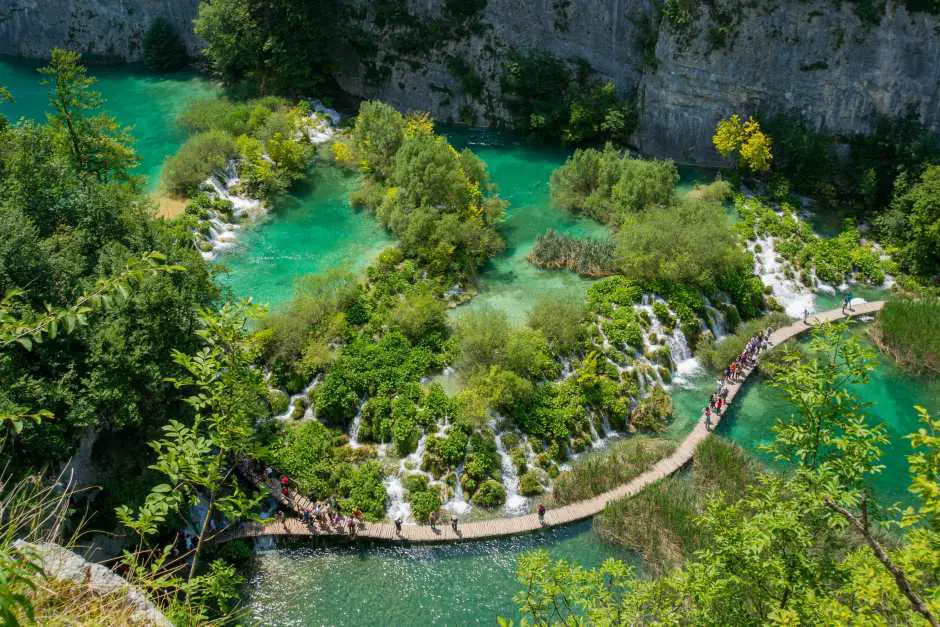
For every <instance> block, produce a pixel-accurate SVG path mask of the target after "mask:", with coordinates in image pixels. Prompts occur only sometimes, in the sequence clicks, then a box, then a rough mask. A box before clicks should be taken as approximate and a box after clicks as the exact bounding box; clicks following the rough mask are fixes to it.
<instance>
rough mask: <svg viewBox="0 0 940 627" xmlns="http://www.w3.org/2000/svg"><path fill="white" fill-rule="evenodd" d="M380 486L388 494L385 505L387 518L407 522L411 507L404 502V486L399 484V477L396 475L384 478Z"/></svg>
mask: <svg viewBox="0 0 940 627" xmlns="http://www.w3.org/2000/svg"><path fill="white" fill-rule="evenodd" d="M382 484H383V485H384V486H385V492H386V494H388V498H387V500H386V503H385V505H386V511H387V512H388V517H389V518H391V519H392V520H396V519H398V518H401V519H402V520H407V519H408V517H409V516H411V505H410V504H409V503H408V502H407V501H405V486H404V485H403V484H402V482H401V477H399V476H398V475H394V476H389V477H386V478H385V481H383V482H382Z"/></svg>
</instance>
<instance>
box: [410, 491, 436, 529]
mask: <svg viewBox="0 0 940 627" xmlns="http://www.w3.org/2000/svg"><path fill="white" fill-rule="evenodd" d="M440 509H441V495H440V493H439V492H438V491H437V490H424V491H422V492H415V493H414V494H412V495H411V514H412V515H413V516H414V518H415V520H417V521H418V522H421V523H426V522H428V521H429V520H430V519H431V516H432V515H433V514H436V513H437V512H438V510H440Z"/></svg>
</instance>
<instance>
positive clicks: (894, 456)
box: [718, 339, 940, 505]
mask: <svg viewBox="0 0 940 627" xmlns="http://www.w3.org/2000/svg"><path fill="white" fill-rule="evenodd" d="M800 341H802V342H804V343H805V342H806V341H807V340H806V339H802V340H800ZM864 343H865V344H867V345H868V347H869V348H872V350H874V347H872V346H871V344H870V343H868V342H867V341H865V342H864ZM853 391H854V392H855V393H856V395H857V396H858V397H859V398H860V399H861V400H862V401H864V402H866V403H871V407H870V408H869V409H868V410H867V412H868V414H869V415H870V416H871V417H872V418H873V419H874V420H875V421H881V422H882V423H883V424H884V426H885V428H886V429H887V435H888V438H889V440H890V442H889V443H888V445H887V446H885V447H884V451H883V454H882V458H881V463H882V464H884V466H885V469H884V470H883V471H882V472H881V473H880V474H878V475H875V476H874V479H873V484H874V487H875V490H876V495H877V496H878V501H879V502H880V503H882V504H883V505H890V504H893V503H895V502H899V501H900V502H908V501H909V500H910V495H909V493H908V492H907V487H908V485H909V483H910V475H909V472H908V464H907V456H908V455H910V454H911V451H912V449H911V445H910V442H908V441H907V440H906V439H905V437H904V436H906V435H907V434H909V433H911V432H912V431H914V430H916V429H917V428H918V427H919V422H918V420H917V414H916V412H915V411H914V405H922V406H924V407H926V408H927V409H928V410H929V411H931V413H933V415H937V414H938V413H940V381H938V380H937V379H928V378H920V377H915V376H912V375H910V374H907V373H905V372H904V371H903V370H901V369H900V368H899V367H898V366H897V365H896V364H895V363H894V362H893V361H892V360H891V359H890V358H888V357H885V356H883V355H881V354H878V357H877V366H876V368H875V370H874V371H873V372H872V374H871V380H870V381H869V383H868V384H867V385H858V386H853ZM792 411H793V408H792V405H790V404H789V403H788V402H787V401H786V399H784V398H783V397H782V395H781V394H780V393H779V392H778V391H777V390H775V389H774V388H772V387H770V386H769V385H767V381H766V379H764V378H763V377H760V376H754V377H752V378H751V379H750V380H749V381H748V382H747V383H746V384H745V386H744V388H743V389H742V390H741V392H740V393H739V394H738V396H737V398H736V399H735V401H734V404H733V405H732V406H731V409H730V411H729V413H728V415H727V416H726V417H725V418H724V419H723V420H722V422H721V425H720V426H719V428H718V433H720V434H722V435H724V436H726V437H728V438H730V439H731V440H733V441H734V442H737V443H738V444H739V445H741V446H742V447H743V448H744V449H746V450H747V451H749V452H751V453H753V454H754V455H756V456H757V457H758V458H759V459H760V460H761V461H762V462H764V463H765V464H767V465H768V466H771V467H775V468H779V467H780V462H777V461H775V460H774V459H773V458H772V456H770V455H769V454H767V453H766V452H765V451H762V450H760V446H761V445H765V444H770V443H771V442H772V441H773V433H772V432H771V430H770V428H771V426H773V424H774V422H775V421H776V419H777V418H780V417H787V416H789V415H790V414H791V413H792Z"/></svg>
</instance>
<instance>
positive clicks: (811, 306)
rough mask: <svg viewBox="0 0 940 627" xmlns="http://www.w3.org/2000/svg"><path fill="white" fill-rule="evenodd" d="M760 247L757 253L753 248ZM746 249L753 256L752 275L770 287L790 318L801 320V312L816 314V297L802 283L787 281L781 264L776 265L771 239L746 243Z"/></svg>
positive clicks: (794, 280)
mask: <svg viewBox="0 0 940 627" xmlns="http://www.w3.org/2000/svg"><path fill="white" fill-rule="evenodd" d="M757 245H760V247H761V251H760V252H757V251H756V250H755V246H757ZM747 246H748V249H749V250H750V251H751V252H752V253H753V254H754V274H756V275H757V276H758V277H760V280H761V281H762V282H763V283H764V285H767V286H770V288H771V290H772V292H773V297H774V298H775V299H776V300H777V302H778V303H780V305H781V306H782V307H783V308H784V311H786V313H787V315H788V316H790V317H791V318H802V317H803V311H804V310H806V311H809V313H815V312H816V297H815V295H814V294H813V292H812V290H809V289H808V288H807V287H806V286H804V285H803V284H802V283H800V282H799V281H797V280H796V279H795V278H794V279H787V278H786V277H785V276H784V274H783V268H782V267H781V264H779V263H777V251H776V249H775V248H774V238H773V237H763V238H760V237H759V238H757V239H755V240H754V241H752V242H748V245H747Z"/></svg>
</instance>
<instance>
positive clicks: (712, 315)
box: [705, 299, 728, 342]
mask: <svg viewBox="0 0 940 627" xmlns="http://www.w3.org/2000/svg"><path fill="white" fill-rule="evenodd" d="M705 325H706V326H707V327H708V330H709V331H711V333H712V337H714V338H715V341H716V342H717V341H719V340H721V338H723V337H725V336H726V335H728V324H727V320H726V319H725V314H724V312H722V311H721V310H720V309H718V308H717V307H714V306H713V305H712V304H711V303H710V302H708V299H705Z"/></svg>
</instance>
